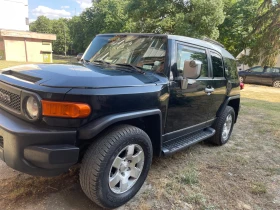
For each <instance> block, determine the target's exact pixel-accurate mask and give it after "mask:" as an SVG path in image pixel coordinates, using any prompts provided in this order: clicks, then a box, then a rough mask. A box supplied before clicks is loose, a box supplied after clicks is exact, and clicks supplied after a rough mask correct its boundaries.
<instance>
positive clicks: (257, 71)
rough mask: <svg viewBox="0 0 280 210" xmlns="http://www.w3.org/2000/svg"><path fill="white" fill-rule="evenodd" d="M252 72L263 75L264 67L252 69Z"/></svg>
mask: <svg viewBox="0 0 280 210" xmlns="http://www.w3.org/2000/svg"><path fill="white" fill-rule="evenodd" d="M250 72H256V73H261V72H263V67H261V66H258V67H255V68H252V69H250Z"/></svg>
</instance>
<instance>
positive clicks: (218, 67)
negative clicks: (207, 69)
mask: <svg viewBox="0 0 280 210" xmlns="http://www.w3.org/2000/svg"><path fill="white" fill-rule="evenodd" d="M211 60H212V66H213V77H224V66H223V60H222V56H220V55H219V54H217V53H214V52H211Z"/></svg>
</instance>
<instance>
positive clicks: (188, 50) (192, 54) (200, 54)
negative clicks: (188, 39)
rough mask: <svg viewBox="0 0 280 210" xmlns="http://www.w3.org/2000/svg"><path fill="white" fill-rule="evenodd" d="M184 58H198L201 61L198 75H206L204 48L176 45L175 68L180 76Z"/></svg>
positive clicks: (206, 64)
mask: <svg viewBox="0 0 280 210" xmlns="http://www.w3.org/2000/svg"><path fill="white" fill-rule="evenodd" d="M186 60H188V61H189V60H198V61H201V62H202V68H201V74H200V77H208V60H207V54H206V51H205V50H202V49H197V48H193V47H188V46H184V45H178V49H177V70H178V73H179V75H180V76H182V73H183V70H184V63H185V61H186Z"/></svg>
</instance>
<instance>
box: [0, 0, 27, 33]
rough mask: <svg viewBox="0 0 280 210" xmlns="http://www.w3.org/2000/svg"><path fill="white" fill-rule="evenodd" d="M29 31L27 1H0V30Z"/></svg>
mask: <svg viewBox="0 0 280 210" xmlns="http://www.w3.org/2000/svg"><path fill="white" fill-rule="evenodd" d="M2 28H3V29H14V30H24V31H29V19H28V1H27V0H0V29H2Z"/></svg>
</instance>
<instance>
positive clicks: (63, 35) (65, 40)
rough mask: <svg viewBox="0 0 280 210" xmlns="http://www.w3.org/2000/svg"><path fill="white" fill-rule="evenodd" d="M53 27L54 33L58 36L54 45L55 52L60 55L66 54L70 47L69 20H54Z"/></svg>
mask: <svg viewBox="0 0 280 210" xmlns="http://www.w3.org/2000/svg"><path fill="white" fill-rule="evenodd" d="M52 25H53V27H52V33H53V34H56V41H54V43H53V51H54V52H55V53H58V54H64V53H65V52H67V51H68V48H69V47H68V46H69V44H70V34H69V28H68V20H67V19H64V18H59V19H58V20H52Z"/></svg>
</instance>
